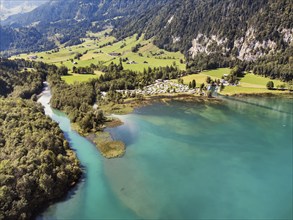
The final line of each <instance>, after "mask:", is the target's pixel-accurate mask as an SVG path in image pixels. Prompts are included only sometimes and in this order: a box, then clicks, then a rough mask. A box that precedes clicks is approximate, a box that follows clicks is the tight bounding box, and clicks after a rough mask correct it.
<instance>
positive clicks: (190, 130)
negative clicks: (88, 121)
mask: <svg viewBox="0 0 293 220" xmlns="http://www.w3.org/2000/svg"><path fill="white" fill-rule="evenodd" d="M49 100H50V93H49V91H46V92H45V93H44V95H43V96H42V97H41V99H40V100H39V101H40V102H42V103H43V104H44V105H45V106H46V113H47V114H48V115H50V116H51V117H52V118H53V119H54V120H55V121H57V122H59V124H60V127H61V129H62V130H63V131H64V132H65V135H66V138H67V139H68V140H69V142H70V143H71V146H72V148H73V149H74V150H75V151H76V153H77V156H78V158H79V159H80V161H81V164H82V166H83V169H84V172H85V176H84V178H83V179H82V181H81V183H79V184H78V185H77V187H76V188H75V189H73V190H72V192H70V193H69V195H68V196H67V198H65V199H64V200H63V201H61V202H58V203H56V204H53V205H51V206H50V207H49V208H48V209H47V210H46V211H44V212H43V213H42V214H41V215H40V216H38V219H86V218H87V219H138V218H139V219H236V218H237V219H292V116H293V115H292V114H293V109H292V99H291V100H290V99H280V98H278V99H276V98H275V99H272V98H241V99H240V98H238V99H237V100H235V99H233V100H232V99H225V101H224V103H223V104H220V105H219V104H217V105H216V104H208V105H204V104H199V103H183V102H172V103H170V104H160V103H158V104H153V105H150V106H146V107H143V108H140V109H137V110H136V111H135V112H134V113H132V114H129V115H125V116H119V118H121V120H123V122H124V125H123V126H120V127H117V128H113V129H109V131H110V132H111V133H112V135H113V136H114V137H115V138H116V139H120V140H123V141H124V142H125V143H126V144H127V153H126V155H125V156H124V157H123V158H119V159H112V160H107V159H104V158H103V157H101V156H100V154H99V152H98V151H97V150H96V148H95V146H94V145H92V144H91V143H90V142H89V141H87V140H86V139H85V138H83V137H80V136H79V135H78V134H77V133H76V132H74V131H72V130H71V129H70V124H69V120H68V118H67V117H66V116H65V115H64V114H62V113H60V112H58V111H52V110H51V109H50V107H49V106H48V104H47V103H48V101H49Z"/></svg>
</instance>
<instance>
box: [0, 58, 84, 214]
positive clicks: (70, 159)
mask: <svg viewBox="0 0 293 220" xmlns="http://www.w3.org/2000/svg"><path fill="white" fill-rule="evenodd" d="M29 68H31V69H30V70H29ZM25 69H27V70H25ZM49 69H50V70H49ZM56 69H57V67H53V66H49V65H46V64H43V63H35V62H29V61H25V60H18V61H10V60H6V59H2V60H1V62H0V88H1V90H0V106H1V109H0V161H1V162H0V219H31V218H32V216H33V215H34V214H35V212H36V210H37V209H38V208H40V207H43V206H44V205H47V204H48V202H49V201H52V200H55V199H57V198H60V197H62V196H63V195H65V193H66V192H67V191H68V189H69V188H70V187H72V186H73V185H74V184H75V183H76V182H77V181H78V179H79V177H80V175H81V168H80V165H79V162H78V160H77V157H76V155H75V153H74V152H73V151H72V150H71V149H70V148H69V144H68V142H67V141H66V139H65V137H64V134H63V132H62V131H61V130H60V128H59V126H58V124H57V123H55V122H53V121H52V120H51V119H50V118H49V117H47V116H45V114H44V110H43V108H42V106H41V105H40V104H37V103H36V102H35V101H33V100H36V95H37V94H38V93H39V92H41V90H42V88H43V80H44V79H46V76H47V74H48V72H50V71H52V72H54V71H56ZM1 96H2V97H1ZM30 98H31V99H32V100H28V99H30Z"/></svg>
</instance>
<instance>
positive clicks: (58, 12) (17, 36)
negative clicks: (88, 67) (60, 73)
mask: <svg viewBox="0 0 293 220" xmlns="http://www.w3.org/2000/svg"><path fill="white" fill-rule="evenodd" d="M292 12H293V9H292V4H291V1H290V0H277V1H274V0H260V1H251V0H244V1H243V0H217V1H215V0H207V1H203V0H184V1H176V0H159V1H155V0H145V1H142V0H109V1H103V0H69V1H67V3H66V4H63V3H62V1H50V2H48V3H47V4H44V5H42V6H40V7H38V8H37V9H35V10H34V11H32V12H30V13H26V14H22V15H16V16H11V17H10V18H9V19H7V20H6V21H4V22H3V26H2V27H0V28H1V45H0V49H1V50H2V51H3V52H2V54H3V55H5V56H9V55H11V54H16V53H21V52H28V51H40V50H41V51H45V50H50V49H53V48H55V47H58V46H59V45H62V44H66V45H67V46H71V45H76V44H80V43H81V41H80V39H81V38H83V37H85V36H86V33H88V32H89V31H91V32H94V33H96V32H98V31H101V30H104V29H107V28H111V29H113V32H112V35H113V36H115V37H116V39H117V40H118V41H120V40H122V39H125V38H126V37H130V36H133V35H134V34H138V37H140V36H141V35H143V36H144V37H145V39H151V40H152V41H153V43H154V44H155V45H156V46H158V47H159V48H161V49H166V50H169V51H180V52H182V53H183V54H184V55H185V57H186V60H187V61H188V63H187V64H188V66H189V67H190V68H193V70H192V71H194V70H198V69H200V70H202V69H210V68H218V67H227V66H229V65H230V66H231V65H232V66H233V65H236V64H238V63H239V62H248V64H247V65H249V68H248V69H247V68H246V67H245V68H244V69H246V70H252V69H253V68H256V66H257V68H258V69H259V70H260V71H259V72H260V73H261V74H264V75H266V76H271V77H278V78H282V79H283V80H286V81H288V80H290V79H292V77H288V75H292V74H291V73H290V64H289V63H290V62H291V63H292V55H290V53H291V51H292V47H293V13H292ZM276 54H277V56H276ZM288 54H289V56H288ZM231 61H232V63H231ZM255 62H256V64H255ZM262 66H266V67H265V68H266V70H265V71H263V70H262V69H264V68H263V67H262ZM268 66H270V68H267V67H268ZM275 66H277V67H276V68H275ZM288 70H289V71H288ZM273 72H274V73H273Z"/></svg>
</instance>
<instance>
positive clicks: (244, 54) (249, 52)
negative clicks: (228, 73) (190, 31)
mask: <svg viewBox="0 0 293 220" xmlns="http://www.w3.org/2000/svg"><path fill="white" fill-rule="evenodd" d="M278 34H279V35H280V36H281V39H282V40H283V41H284V42H286V43H287V44H288V45H290V46H292V45H293V28H292V29H280V30H279V31H278ZM277 50H278V46H277V42H276V41H274V40H270V39H268V40H258V39H257V37H256V30H255V29H254V28H252V27H251V28H249V29H248V30H247V31H246V33H245V35H244V36H243V37H241V38H237V39H235V40H234V44H233V47H229V46H228V45H227V38H220V37H219V36H217V35H212V36H211V37H209V36H207V35H204V34H201V33H200V34H198V35H197V37H196V38H195V39H193V41H192V47H191V48H190V49H189V53H190V55H191V56H192V57H195V56H196V55H197V54H199V53H206V54H211V53H213V52H219V51H220V52H221V53H222V54H223V55H228V54H231V53H232V54H233V53H234V54H233V55H235V56H236V57H237V58H238V59H240V60H246V61H253V60H256V59H258V58H259V57H262V56H264V55H270V54H273V53H275V52H277Z"/></svg>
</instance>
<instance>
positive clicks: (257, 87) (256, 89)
mask: <svg viewBox="0 0 293 220" xmlns="http://www.w3.org/2000/svg"><path fill="white" fill-rule="evenodd" d="M230 71H231V69H229V68H219V69H216V70H209V71H203V72H201V73H198V74H193V75H188V76H184V77H182V79H183V82H184V83H185V84H187V85H188V84H189V82H191V81H192V80H195V81H196V85H197V87H199V86H200V84H202V83H205V84H206V78H207V77H208V76H210V77H211V78H212V80H215V79H221V78H222V76H223V75H224V74H229V73H230ZM268 81H273V82H274V86H275V87H277V86H278V85H283V84H284V83H283V82H281V81H280V80H271V79H269V78H265V77H262V76H258V75H254V74H252V73H247V74H245V76H244V77H242V78H240V84H239V85H238V86H226V87H225V89H224V90H223V91H222V92H221V94H225V95H233V94H237V93H246V94H249V93H268V92H270V93H282V91H279V90H268V89H267V88H266V84H267V82H268Z"/></svg>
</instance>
